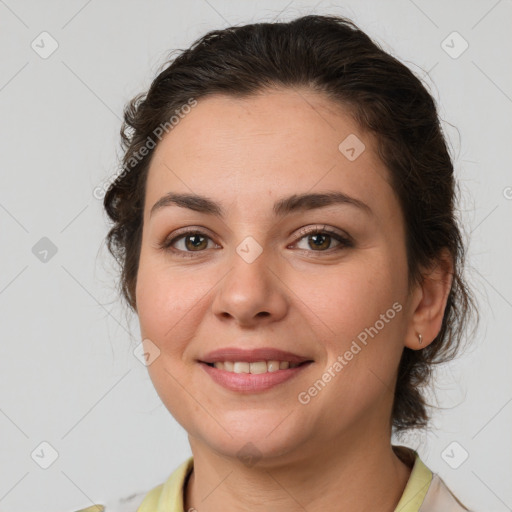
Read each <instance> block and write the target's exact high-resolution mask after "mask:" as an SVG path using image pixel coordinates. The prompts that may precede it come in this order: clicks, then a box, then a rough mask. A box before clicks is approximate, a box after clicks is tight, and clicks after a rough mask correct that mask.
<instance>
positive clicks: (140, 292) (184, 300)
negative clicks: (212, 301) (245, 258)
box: [136, 256, 210, 352]
mask: <svg viewBox="0 0 512 512" xmlns="http://www.w3.org/2000/svg"><path fill="white" fill-rule="evenodd" d="M209 289H210V286H207V284H205V285H204V287H203V286H201V284H200V280H198V279H197V276H195V275H191V274H190V273H188V274H185V273H180V272H179V271H176V270H175V269H170V268H169V267H168V266H166V265H165V264H162V262H161V261H157V260H156V259H151V258H145V257H143V256H141V261H140V264H139V271H138V275H137V287H136V297H137V306H138V307H137V312H138V317H139V323H140V328H141V334H142V336H143V337H144V338H149V339H151V340H152V341H153V342H154V343H155V344H156V345H158V346H159V347H160V349H165V351H166V352H169V351H170V352H176V351H179V350H181V349H182V348H183V347H182V346H181V345H182V344H183V343H182V342H181V340H186V339H188V334H190V335H192V334H193V332H194V330H195V329H196V327H195V326H196V325H197V322H196V321H194V317H195V316H196V315H198V314H200V312H201V309H202V308H201V304H204V303H205V302H204V301H205V296H206V294H207V292H208V290H209ZM187 331H190V333H187Z"/></svg>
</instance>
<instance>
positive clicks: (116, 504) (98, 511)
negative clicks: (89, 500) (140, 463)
mask: <svg viewBox="0 0 512 512" xmlns="http://www.w3.org/2000/svg"><path fill="white" fill-rule="evenodd" d="M147 494H148V491H145V492H137V493H133V494H130V495H129V496H125V497H124V498H116V499H112V500H107V501H105V502H103V503H96V504H94V505H90V506H89V507H86V508H81V509H79V510H74V511H73V512H137V510H138V508H139V506H140V504H141V503H142V501H143V500H144V498H145V497H146V496H147Z"/></svg>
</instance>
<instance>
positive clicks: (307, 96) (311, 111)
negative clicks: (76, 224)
mask: <svg viewBox="0 0 512 512" xmlns="http://www.w3.org/2000/svg"><path fill="white" fill-rule="evenodd" d="M346 141H348V142H346ZM340 144H341V146H340ZM347 146H351V147H348V148H347ZM352 147H353V149H354V151H355V152H356V153H355V155H356V158H355V159H354V158H353V156H354V151H352V152H349V153H348V154H347V153H344V152H343V151H346V150H347V149H349V150H351V149H352ZM347 155H348V156H349V157H351V158H348V157H347ZM388 180H389V177H388V171H387V169H386V168H385V166H384V165H383V163H382V162H381V161H380V159H379V158H378V156H377V154H376V142H375V139H374V138H373V136H371V135H370V134H368V133H366V132H364V131H362V130H361V128H360V127H359V126H358V125H357V123H356V122H355V121H354V119H353V118H352V117H351V116H350V114H349V112H348V111H347V110H346V109H344V108H343V106H341V105H339V104H338V103H334V102H332V101H331V100H329V99H328V98H326V97H324V96H323V95H321V94H319V93H315V92H312V91H310V90H306V89H295V90H275V91H265V92H264V93H259V94H257V95H252V96H250V97H246V98H235V97H232V96H226V95H213V96H209V97H204V98H200V99H199V100H198V103H197V105H196V106H195V107H193V108H191V109H190V112H189V113H188V114H186V115H183V117H182V118H181V119H180V121H179V123H177V124H176V125H175V126H174V127H173V128H172V129H171V130H170V131H169V133H167V135H165V136H164V137H163V139H162V140H161V142H159V144H158V145H157V147H156V148H155V151H154V154H153V157H152V161H151V165H150V169H149V174H148V182H147V187H146V191H147V192H146V209H145V210H146V211H145V214H146V215H147V213H148V210H150V209H151V207H152V205H153V204H154V203H155V202H156V201H157V200H158V199H159V198H160V197H161V196H162V195H163V194H164V193H166V192H168V191H177V192H183V193H194V194H199V195H205V196H210V197H217V198H221V199H222V200H225V202H226V205H230V204H238V205H239V206H240V207H243V205H244V197H245V195H250V196H252V197H254V196H255V195H257V196H258V197H261V198H262V199H264V198H265V197H270V196H272V198H273V199H272V202H273V200H274V199H275V198H278V197H279V196H285V195H290V194H293V193H304V192H307V191H315V190H317V189H318V190H320V189H322V190H326V189H329V190H340V191H342V192H344V193H346V194H348V195H351V196H355V197H357V198H359V199H361V200H362V201H364V202H373V203H375V202H377V203H378V202H379V201H380V202H382V203H385V202H386V200H388V201H389V200H392V197H390V194H391V195H392V194H393V191H392V189H391V187H390V185H389V183H388ZM372 198H373V199H372ZM269 204H270V203H269ZM382 206H383V207H385V206H386V205H385V204H383V205H382ZM247 207H248V206H247ZM253 207H254V204H253V205H252V208H253ZM388 207H389V205H388Z"/></svg>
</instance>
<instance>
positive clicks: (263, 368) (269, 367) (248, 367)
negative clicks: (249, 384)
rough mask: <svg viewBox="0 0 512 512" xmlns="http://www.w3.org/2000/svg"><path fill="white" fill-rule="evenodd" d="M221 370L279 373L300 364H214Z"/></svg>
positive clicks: (221, 362) (283, 362) (281, 362)
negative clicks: (278, 371)
mask: <svg viewBox="0 0 512 512" xmlns="http://www.w3.org/2000/svg"><path fill="white" fill-rule="evenodd" d="M213 366H215V368H217V369H219V370H226V371H228V372H233V373H253V374H258V373H267V372H277V370H287V369H288V368H295V367H297V366H299V363H290V362H289V361H275V360H272V361H257V362H254V363H248V362H246V361H218V362H216V363H214V364H213Z"/></svg>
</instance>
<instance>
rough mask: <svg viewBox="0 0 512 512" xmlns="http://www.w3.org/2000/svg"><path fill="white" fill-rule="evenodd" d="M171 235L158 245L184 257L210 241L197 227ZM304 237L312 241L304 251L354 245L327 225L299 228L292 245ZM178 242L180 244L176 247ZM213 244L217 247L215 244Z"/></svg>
mask: <svg viewBox="0 0 512 512" xmlns="http://www.w3.org/2000/svg"><path fill="white" fill-rule="evenodd" d="M173 235H174V236H172V237H169V238H166V239H165V240H164V241H163V242H161V243H159V244H158V247H159V248H160V249H162V250H164V251H172V252H173V253H175V254H178V255H180V256H184V257H194V253H195V252H196V253H198V252H199V253H200V252H204V250H205V249H208V248H209V247H208V241H212V239H211V238H210V237H209V236H208V235H207V234H206V233H204V232H203V231H200V230H199V229H190V228H187V229H184V230H181V231H179V232H178V233H173ZM306 238H309V239H311V241H312V243H309V240H308V242H307V243H308V246H309V247H310V248H312V249H313V250H308V249H301V250H303V251H306V252H332V251H333V250H334V251H337V250H341V249H343V248H346V247H353V246H354V243H353V241H352V240H351V239H350V238H349V237H348V236H344V235H342V234H341V233H339V232H337V231H334V230H333V229H330V228H328V227H327V226H315V227H313V228H304V229H302V230H300V231H299V233H298V237H297V238H296V240H295V242H294V243H293V245H292V246H294V245H297V244H298V243H299V242H301V241H302V239H306ZM333 240H334V241H336V242H337V245H336V246H335V247H334V248H332V247H331V245H332V242H333ZM180 242H181V243H182V246H181V247H176V245H177V244H178V243H180ZM212 242H213V241H212ZM214 245H215V246H216V247H219V246H218V245H217V244H214ZM210 248H211V247H210Z"/></svg>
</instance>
